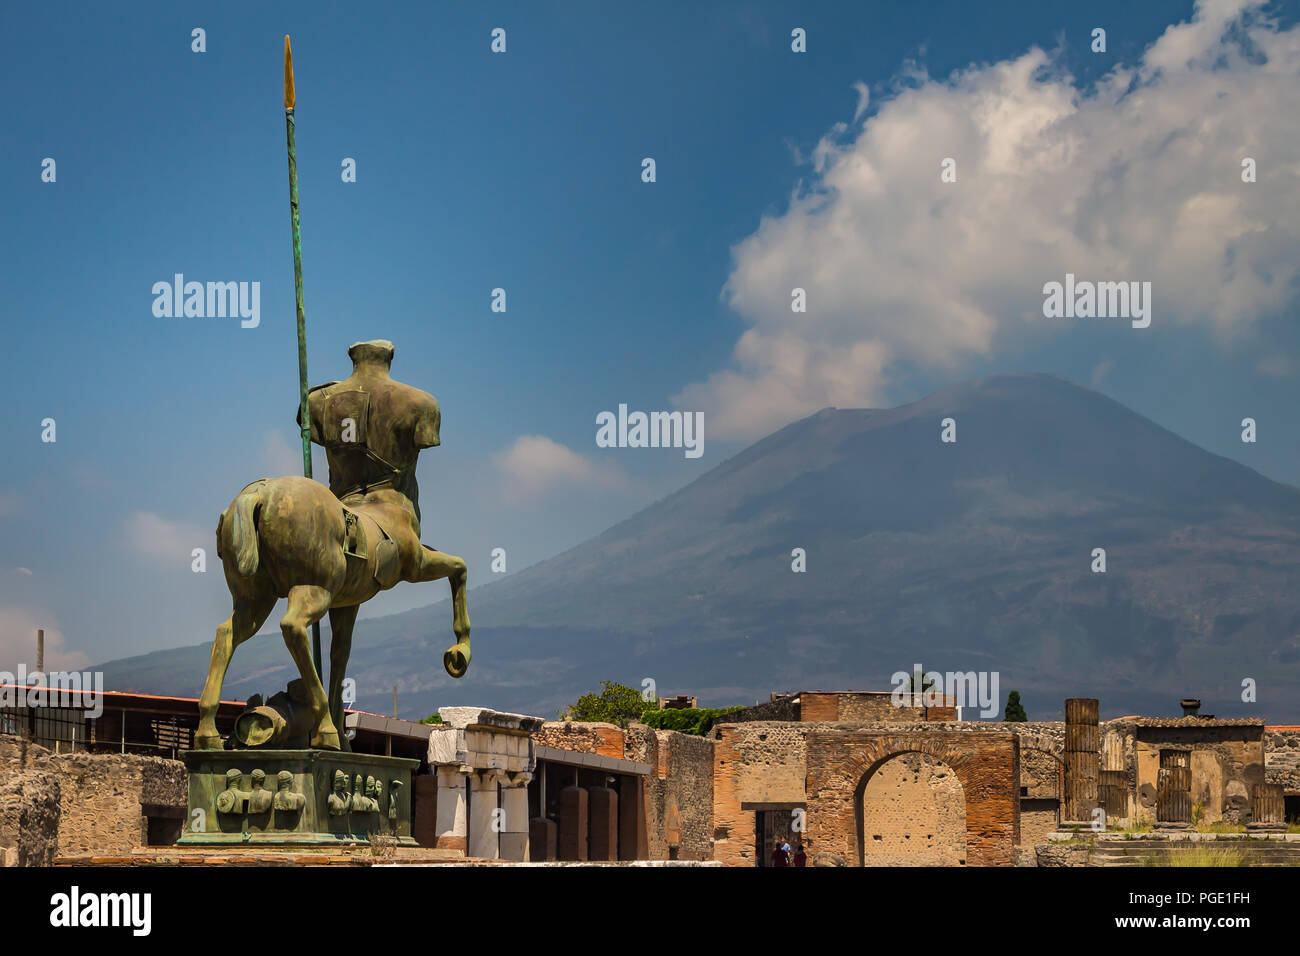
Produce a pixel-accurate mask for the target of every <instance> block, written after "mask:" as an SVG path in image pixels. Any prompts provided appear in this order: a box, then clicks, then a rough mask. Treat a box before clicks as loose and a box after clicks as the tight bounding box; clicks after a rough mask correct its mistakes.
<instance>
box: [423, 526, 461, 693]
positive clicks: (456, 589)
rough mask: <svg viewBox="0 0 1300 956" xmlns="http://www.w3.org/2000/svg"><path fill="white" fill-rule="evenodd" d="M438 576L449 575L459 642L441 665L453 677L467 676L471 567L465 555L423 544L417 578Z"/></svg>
mask: <svg viewBox="0 0 1300 956" xmlns="http://www.w3.org/2000/svg"><path fill="white" fill-rule="evenodd" d="M439 578H446V579H447V580H448V581H449V582H450V583H451V630H452V633H453V634H455V635H456V643H455V644H453V645H451V647H449V648H447V650H446V651H445V652H444V653H443V655H442V666H443V667H445V668H446V669H447V673H448V674H450V675H451V676H452V677H464V676H465V672H466V671H467V670H469V611H468V610H466V608H465V585H466V582H467V581H468V580H469V571H468V570H467V569H466V567H465V562H464V560H463V559H461V558H458V557H456V556H455V555H454V554H443V553H442V552H441V551H435V550H433V548H430V547H429V546H428V545H424V546H423V548H422V550H421V552H420V567H419V569H418V571H417V573H416V577H415V580H416V581H437V580H438V579H439Z"/></svg>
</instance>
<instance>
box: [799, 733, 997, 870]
mask: <svg viewBox="0 0 1300 956" xmlns="http://www.w3.org/2000/svg"><path fill="white" fill-rule="evenodd" d="M932 728H933V725H930V726H929V727H927V731H926V732H925V733H895V732H882V731H879V730H866V729H863V728H861V727H859V726H854V725H850V724H844V725H839V726H826V725H822V726H820V727H817V728H815V729H814V730H813V731H812V732H811V733H810V734H809V735H808V737H807V741H806V758H805V760H806V768H807V791H808V797H807V799H808V815H807V822H808V829H807V832H806V833H805V835H804V836H805V840H804V842H805V845H806V846H807V847H808V855H809V859H810V861H811V862H812V863H813V865H843V864H845V863H848V864H849V865H853V864H855V863H857V862H858V860H859V859H860V858H861V856H862V853H863V851H862V850H860V848H859V847H860V836H865V834H862V831H861V823H860V814H861V812H862V807H861V803H860V800H859V797H858V786H859V784H860V783H861V782H862V781H863V779H864V777H866V776H867V775H868V774H869V773H871V772H873V771H874V770H876V769H878V768H877V766H876V765H877V764H881V765H882V766H883V764H882V761H886V760H887V759H889V758H891V757H892V756H893V755H895V754H898V753H905V752H917V753H920V754H924V755H926V756H928V757H930V758H931V759H932V760H934V761H936V762H938V763H942V764H945V765H946V766H947V767H948V768H950V769H951V771H952V772H953V773H954V774H955V776H956V779H957V781H958V782H960V784H961V787H962V792H963V794H964V795H965V801H966V862H967V863H968V864H970V865H972V866H1012V865H1014V863H1015V846H1016V844H1017V843H1018V842H1019V838H1020V833H1019V812H1018V811H1019V786H1018V784H1019V779H1020V759H1019V758H1020V748H1019V740H1018V738H1017V737H1016V736H1015V735H1014V734H1010V733H1005V732H1004V733H995V732H983V733H958V732H945V731H936V730H933V729H932Z"/></svg>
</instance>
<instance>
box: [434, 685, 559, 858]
mask: <svg viewBox="0 0 1300 956" xmlns="http://www.w3.org/2000/svg"><path fill="white" fill-rule="evenodd" d="M438 715H439V716H440V717H441V718H442V720H443V723H441V724H434V725H433V726H431V727H430V733H429V763H430V765H431V766H433V767H434V768H435V772H436V774H437V777H438V795H437V803H438V837H437V841H438V846H439V847H442V848H444V849H454V850H460V851H461V852H463V853H466V854H468V855H469V856H471V857H481V858H484V859H489V860H493V859H498V858H499V856H500V855H501V852H502V841H501V838H502V836H503V835H506V836H507V839H506V841H505V844H506V849H507V852H508V853H509V854H510V855H509V856H506V857H505V858H506V859H519V860H522V859H524V858H526V856H527V846H528V789H527V788H528V781H529V780H530V779H531V775H532V772H533V770H534V769H535V768H536V765H537V760H536V756H535V751H534V747H533V738H532V735H533V733H534V732H535V731H537V730H539V729H540V728H541V726H542V723H543V721H542V718H540V717H529V716H527V715H525V714H508V713H503V712H501V711H496V710H487V709H485V708H482V707H441V708H439V710H438ZM498 784H504V785H505V788H506V793H505V800H506V805H505V806H504V807H503V806H502V805H501V803H500V802H499V801H498V789H497V788H498ZM467 785H468V786H470V787H471V799H470V801H469V809H470V817H471V818H470V819H469V820H466V818H465V788H466V786H467ZM502 811H504V812H502ZM521 847H522V854H523V855H515V854H519V853H520V852H521Z"/></svg>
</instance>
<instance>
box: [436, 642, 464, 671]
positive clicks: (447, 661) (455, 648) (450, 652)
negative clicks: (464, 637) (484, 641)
mask: <svg viewBox="0 0 1300 956" xmlns="http://www.w3.org/2000/svg"><path fill="white" fill-rule="evenodd" d="M442 666H443V667H445V668H446V669H447V673H448V674H450V675H451V676H452V677H464V676H465V672H466V671H467V670H469V641H463V642H457V643H455V644H453V645H451V647H449V648H447V649H446V650H445V651H443V654H442Z"/></svg>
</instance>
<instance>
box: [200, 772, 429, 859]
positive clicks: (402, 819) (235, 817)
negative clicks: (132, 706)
mask: <svg viewBox="0 0 1300 956" xmlns="http://www.w3.org/2000/svg"><path fill="white" fill-rule="evenodd" d="M181 756H182V759H183V760H184V761H185V766H186V768H187V769H188V770H189V782H190V786H189V813H188V815H187V821H186V825H185V832H184V833H183V834H182V836H181V838H180V841H179V842H180V843H181V844H182V845H209V846H210V845H219V844H263V845H266V844H272V845H277V844H278V845H293V846H303V845H306V846H315V845H357V844H365V843H368V842H370V839H371V837H376V836H377V837H386V838H392V839H393V840H395V842H397V843H398V844H401V845H406V846H414V845H415V840H414V839H413V838H412V836H411V777H412V775H413V774H414V773H415V771H416V769H417V768H418V767H419V765H420V762H419V761H418V760H407V759H403V758H400V757H380V756H375V755H371V754H341V753H331V752H329V751H324V750H225V751H211V750H190V751H186V752H185V753H183V754H182V755H181Z"/></svg>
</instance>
